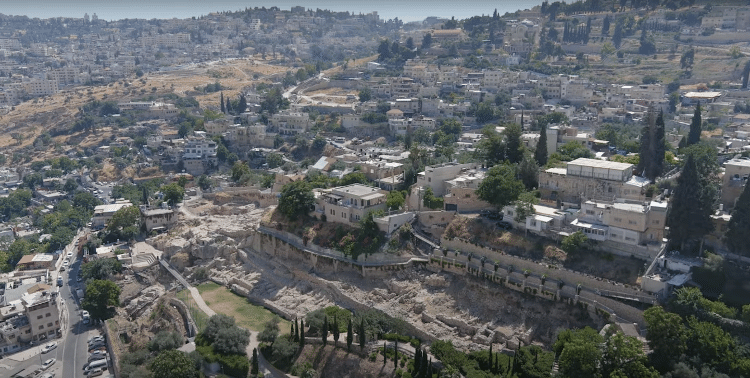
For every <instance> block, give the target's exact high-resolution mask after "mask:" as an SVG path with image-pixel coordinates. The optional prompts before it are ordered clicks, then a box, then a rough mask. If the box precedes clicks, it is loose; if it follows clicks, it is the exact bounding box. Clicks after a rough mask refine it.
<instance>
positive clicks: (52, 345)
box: [42, 341, 57, 353]
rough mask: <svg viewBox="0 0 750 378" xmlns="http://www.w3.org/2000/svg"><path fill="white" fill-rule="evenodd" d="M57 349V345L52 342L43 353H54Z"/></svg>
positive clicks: (43, 348)
mask: <svg viewBox="0 0 750 378" xmlns="http://www.w3.org/2000/svg"><path fill="white" fill-rule="evenodd" d="M55 348H57V343H56V342H54V341H53V342H51V343H49V344H47V345H45V346H43V347H42V353H49V352H50V351H52V350H53V349H55Z"/></svg>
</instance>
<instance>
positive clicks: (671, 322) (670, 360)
mask: <svg viewBox="0 0 750 378" xmlns="http://www.w3.org/2000/svg"><path fill="white" fill-rule="evenodd" d="M643 319H644V320H645V321H646V324H647V325H648V333H647V334H646V341H648V346H649V348H651V350H652V353H651V356H650V359H651V364H652V366H654V367H655V368H656V369H658V370H659V371H661V372H667V371H669V370H670V369H671V368H672V365H673V364H674V363H675V362H677V361H679V359H680V356H681V355H682V354H683V353H685V351H686V350H687V344H686V341H687V333H686V330H685V327H684V326H683V325H682V319H681V318H680V316H679V315H677V314H675V313H671V312H667V311H665V310H664V308H662V307H660V306H654V307H651V308H649V309H648V310H646V311H645V312H644V313H643Z"/></svg>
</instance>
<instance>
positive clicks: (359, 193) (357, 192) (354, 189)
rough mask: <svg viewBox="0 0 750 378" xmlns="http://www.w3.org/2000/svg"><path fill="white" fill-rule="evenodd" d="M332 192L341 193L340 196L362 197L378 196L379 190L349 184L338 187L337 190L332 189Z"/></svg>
mask: <svg viewBox="0 0 750 378" xmlns="http://www.w3.org/2000/svg"><path fill="white" fill-rule="evenodd" d="M332 191H333V192H334V193H341V194H350V195H352V196H356V197H363V196H367V195H370V194H375V193H377V194H380V189H378V188H373V187H372V186H366V185H362V184H351V185H347V186H340V187H338V188H333V189H332Z"/></svg>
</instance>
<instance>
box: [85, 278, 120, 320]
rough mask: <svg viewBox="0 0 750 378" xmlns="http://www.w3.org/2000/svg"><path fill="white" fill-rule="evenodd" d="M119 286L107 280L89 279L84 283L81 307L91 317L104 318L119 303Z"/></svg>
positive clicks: (107, 316)
mask: <svg viewBox="0 0 750 378" xmlns="http://www.w3.org/2000/svg"><path fill="white" fill-rule="evenodd" d="M120 291H121V289H120V287H119V286H117V284H116V283H114V282H112V281H108V280H91V281H89V282H88V283H87V284H86V295H85V296H84V299H83V302H82V303H81V307H82V308H83V309H84V310H86V311H88V312H89V314H91V317H92V318H93V319H98V320H105V319H109V318H110V317H112V315H113V312H114V311H113V308H112V307H115V306H119V305H120Z"/></svg>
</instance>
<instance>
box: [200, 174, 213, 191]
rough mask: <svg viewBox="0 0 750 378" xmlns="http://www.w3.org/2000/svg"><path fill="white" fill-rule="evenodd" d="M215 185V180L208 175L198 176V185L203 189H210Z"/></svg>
mask: <svg viewBox="0 0 750 378" xmlns="http://www.w3.org/2000/svg"><path fill="white" fill-rule="evenodd" d="M213 185H214V183H213V181H212V180H211V179H210V178H209V177H208V176H206V175H201V176H200V177H198V187H199V188H201V190H208V189H210V188H211V187H212V186H213Z"/></svg>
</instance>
